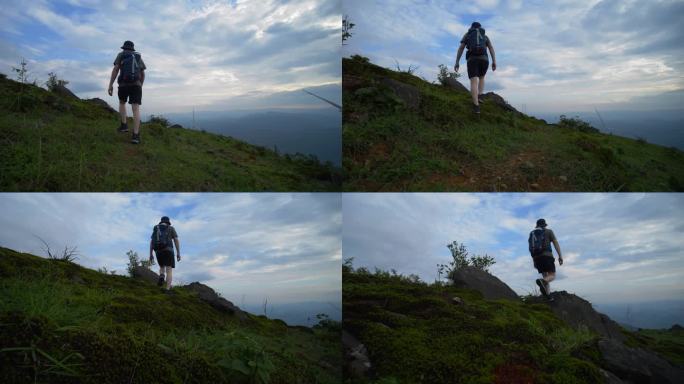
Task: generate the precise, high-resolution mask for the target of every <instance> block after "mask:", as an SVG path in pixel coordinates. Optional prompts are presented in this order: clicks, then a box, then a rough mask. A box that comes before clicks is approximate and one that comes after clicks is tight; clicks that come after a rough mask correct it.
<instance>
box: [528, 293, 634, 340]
mask: <svg viewBox="0 0 684 384" xmlns="http://www.w3.org/2000/svg"><path fill="white" fill-rule="evenodd" d="M551 297H553V299H554V301H551V302H548V304H549V306H550V307H551V310H552V311H553V313H555V314H556V316H558V318H560V319H561V320H563V321H565V322H566V323H567V324H568V325H570V326H571V327H574V328H579V327H582V326H584V327H587V328H588V329H589V330H591V331H594V332H596V333H597V334H599V335H601V336H603V337H605V338H608V339H614V340H617V341H624V340H625V336H624V335H623V334H622V331H621V329H620V325H619V324H618V323H616V322H615V321H613V320H611V319H610V317H608V316H606V315H604V314H602V313H599V312H596V310H595V309H594V307H592V305H591V303H590V302H588V301H586V300H584V299H583V298H581V297H579V296H577V295H573V294H571V293H568V292H566V291H560V292H553V293H551ZM533 301H540V302H546V300H545V299H542V298H535V299H533Z"/></svg>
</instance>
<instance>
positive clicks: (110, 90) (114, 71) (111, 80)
mask: <svg viewBox="0 0 684 384" xmlns="http://www.w3.org/2000/svg"><path fill="white" fill-rule="evenodd" d="M118 74H119V65H118V64H117V65H115V66H114V68H112V75H111V76H110V77H109V88H107V93H109V96H111V95H112V93H113V92H114V87H113V86H112V85H113V84H114V80H115V79H116V75H118Z"/></svg>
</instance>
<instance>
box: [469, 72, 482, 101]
mask: <svg viewBox="0 0 684 384" xmlns="http://www.w3.org/2000/svg"><path fill="white" fill-rule="evenodd" d="M478 80H479V78H478V77H471V78H470V94H471V95H472V96H473V104H475V105H480V102H479V101H478V100H477V96H478V88H479V86H478V84H477V81H478Z"/></svg>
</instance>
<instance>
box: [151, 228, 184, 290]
mask: <svg viewBox="0 0 684 384" xmlns="http://www.w3.org/2000/svg"><path fill="white" fill-rule="evenodd" d="M174 244H175V245H176V247H175V248H176V260H178V261H179V262H180V260H181V256H180V243H179V242H178V234H176V229H175V228H173V227H172V226H171V220H170V219H169V218H168V216H164V217H162V218H161V220H160V222H159V224H157V225H155V226H154V228H153V229H152V238H151V239H150V263H151V264H152V263H154V258H153V257H152V251H153V250H154V253H155V254H156V255H157V264H159V281H158V282H157V285H158V286H160V287H161V286H162V285H163V284H164V281H166V290H165V292H170V290H171V279H172V277H173V268H175V267H176V261H175V260H174V259H173V248H174V246H173V245H174ZM164 277H166V279H164Z"/></svg>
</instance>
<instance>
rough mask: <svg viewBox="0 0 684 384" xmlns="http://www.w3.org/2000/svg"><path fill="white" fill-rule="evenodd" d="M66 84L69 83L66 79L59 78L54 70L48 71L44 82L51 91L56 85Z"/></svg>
mask: <svg viewBox="0 0 684 384" xmlns="http://www.w3.org/2000/svg"><path fill="white" fill-rule="evenodd" d="M67 84H69V82H68V81H66V80H62V79H59V78H58V77H57V74H56V73H54V72H50V73H48V81H46V82H45V86H46V87H47V89H48V90H49V91H51V92H52V91H54V90H55V89H57V87H58V86H62V87H63V86H66V85H67Z"/></svg>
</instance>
